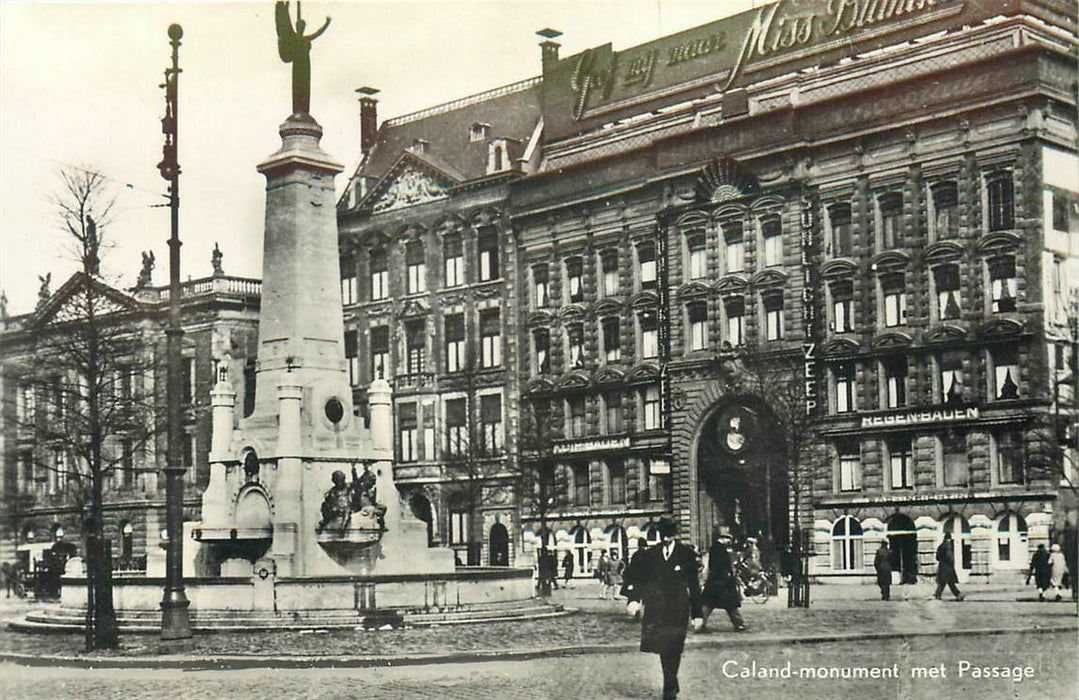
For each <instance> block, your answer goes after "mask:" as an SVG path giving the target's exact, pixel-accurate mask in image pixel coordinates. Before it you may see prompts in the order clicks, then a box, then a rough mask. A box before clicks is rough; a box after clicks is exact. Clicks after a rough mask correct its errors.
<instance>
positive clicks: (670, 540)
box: [632, 518, 703, 700]
mask: <svg viewBox="0 0 1079 700" xmlns="http://www.w3.org/2000/svg"><path fill="white" fill-rule="evenodd" d="M659 534H660V537H661V538H662V541H661V542H660V543H659V544H658V545H656V546H655V547H650V548H649V549H647V550H645V551H643V552H639V553H638V555H637V557H636V559H635V561H634V569H635V570H634V574H633V578H634V584H633V591H632V593H633V595H634V596H635V597H636V599H638V600H640V602H641V603H642V604H643V605H644V615H643V619H642V620H641V651H643V652H648V653H652V654H659V662H660V665H661V666H662V667H663V697H664V699H665V700H669V699H670V698H674V697H676V696H677V695H678V667H679V666H680V665H681V663H682V649H683V648H684V646H685V642H686V631H687V628H688V626H689V621H690V618H691V617H692V619H693V626H694V628H695V629H700V627H701V625H702V624H703V621H702V619H701V618H702V611H701V589H700V583H699V581H698V578H697V558H696V555H695V554H694V552H693V549H692V548H690V547H688V546H686V545H684V544H682V543H680V542H677V541H676V540H675V536H676V535H677V534H678V525H677V523H675V521H674V520H672V519H670V518H662V519H660V521H659Z"/></svg>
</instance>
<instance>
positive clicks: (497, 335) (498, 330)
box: [480, 309, 502, 367]
mask: <svg viewBox="0 0 1079 700" xmlns="http://www.w3.org/2000/svg"><path fill="white" fill-rule="evenodd" d="M480 364H481V366H483V367H498V366H500V365H501V364H502V325H501V321H500V318H499V313H498V309H487V310H485V311H481V312H480Z"/></svg>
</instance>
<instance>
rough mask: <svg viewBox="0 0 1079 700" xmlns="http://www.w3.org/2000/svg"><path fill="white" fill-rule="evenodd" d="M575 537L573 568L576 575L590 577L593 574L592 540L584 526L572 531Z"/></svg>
mask: <svg viewBox="0 0 1079 700" xmlns="http://www.w3.org/2000/svg"><path fill="white" fill-rule="evenodd" d="M571 534H572V535H573V568H574V572H575V574H576V575H589V574H591V573H592V550H591V548H590V547H591V543H592V538H591V537H589V535H588V530H586V529H584V526H583V525H578V526H577V527H575V528H573V530H572V531H571Z"/></svg>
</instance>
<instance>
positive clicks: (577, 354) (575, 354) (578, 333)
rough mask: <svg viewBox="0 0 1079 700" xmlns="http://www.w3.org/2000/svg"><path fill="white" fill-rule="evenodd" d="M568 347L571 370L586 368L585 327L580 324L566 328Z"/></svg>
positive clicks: (573, 324)
mask: <svg viewBox="0 0 1079 700" xmlns="http://www.w3.org/2000/svg"><path fill="white" fill-rule="evenodd" d="M566 345H567V349H568V353H567V355H568V358H569V368H570V369H583V368H584V326H582V325H581V324H580V323H571V324H570V325H568V326H566Z"/></svg>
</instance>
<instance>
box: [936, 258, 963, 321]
mask: <svg viewBox="0 0 1079 700" xmlns="http://www.w3.org/2000/svg"><path fill="white" fill-rule="evenodd" d="M933 283H934V284H935V285H936V293H937V318H939V319H940V320H941V321H955V320H958V319H959V317H960V316H961V315H962V312H963V306H962V304H961V303H960V297H959V266H958V265H941V266H940V267H937V268H935V269H934V270H933Z"/></svg>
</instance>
